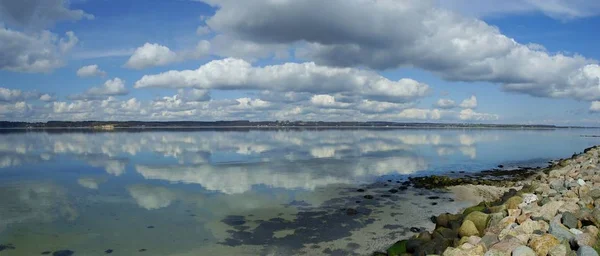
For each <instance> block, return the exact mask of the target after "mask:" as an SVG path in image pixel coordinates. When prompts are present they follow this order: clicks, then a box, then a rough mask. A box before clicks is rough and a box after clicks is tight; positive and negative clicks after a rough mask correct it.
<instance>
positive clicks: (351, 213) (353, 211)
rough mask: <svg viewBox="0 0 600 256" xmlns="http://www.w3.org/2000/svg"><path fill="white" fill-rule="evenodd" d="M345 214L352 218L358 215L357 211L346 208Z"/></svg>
mask: <svg viewBox="0 0 600 256" xmlns="http://www.w3.org/2000/svg"><path fill="white" fill-rule="evenodd" d="M346 214H347V215H349V216H353V215H356V214H358V211H357V210H356V209H352V208H348V209H346Z"/></svg>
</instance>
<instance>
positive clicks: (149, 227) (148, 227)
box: [146, 226, 154, 228]
mask: <svg viewBox="0 0 600 256" xmlns="http://www.w3.org/2000/svg"><path fill="white" fill-rule="evenodd" d="M146 228H154V226H147V227H146Z"/></svg>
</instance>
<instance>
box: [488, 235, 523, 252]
mask: <svg viewBox="0 0 600 256" xmlns="http://www.w3.org/2000/svg"><path fill="white" fill-rule="evenodd" d="M521 245H523V243H521V241H520V240H519V239H517V238H515V237H511V238H507V239H504V240H502V241H500V242H498V243H496V244H494V245H492V247H491V248H490V250H491V249H494V250H498V251H501V252H507V253H509V252H512V251H513V250H514V249H516V248H517V247H519V246H521Z"/></svg>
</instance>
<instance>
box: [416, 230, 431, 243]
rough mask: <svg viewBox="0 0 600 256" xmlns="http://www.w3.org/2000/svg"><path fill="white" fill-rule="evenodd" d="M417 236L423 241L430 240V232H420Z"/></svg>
mask: <svg viewBox="0 0 600 256" xmlns="http://www.w3.org/2000/svg"><path fill="white" fill-rule="evenodd" d="M417 237H418V238H419V239H421V240H423V241H429V240H431V234H429V232H427V231H424V232H421V233H420V234H419V235H418V236H417Z"/></svg>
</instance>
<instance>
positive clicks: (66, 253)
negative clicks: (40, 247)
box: [52, 250, 75, 256]
mask: <svg viewBox="0 0 600 256" xmlns="http://www.w3.org/2000/svg"><path fill="white" fill-rule="evenodd" d="M73 254H75V252H74V251H71V250H60V251H55V252H53V253H52V256H71V255H73Z"/></svg>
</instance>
